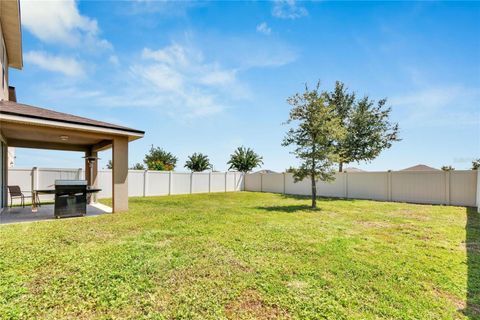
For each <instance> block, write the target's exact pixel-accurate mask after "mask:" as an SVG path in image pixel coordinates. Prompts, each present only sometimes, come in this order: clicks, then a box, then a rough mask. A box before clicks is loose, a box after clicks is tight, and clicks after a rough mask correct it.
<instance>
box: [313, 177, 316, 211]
mask: <svg viewBox="0 0 480 320" xmlns="http://www.w3.org/2000/svg"><path fill="white" fill-rule="evenodd" d="M316 208H317V182H316V181H315V175H314V174H312V209H316Z"/></svg>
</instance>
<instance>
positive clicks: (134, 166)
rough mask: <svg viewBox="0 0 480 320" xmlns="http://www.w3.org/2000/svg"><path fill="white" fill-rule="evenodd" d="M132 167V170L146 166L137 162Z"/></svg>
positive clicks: (142, 168) (143, 168)
mask: <svg viewBox="0 0 480 320" xmlns="http://www.w3.org/2000/svg"><path fill="white" fill-rule="evenodd" d="M130 169H132V170H145V166H144V165H143V164H141V163H138V162H137V163H135V164H134V165H133V166H132V167H131V168H130Z"/></svg>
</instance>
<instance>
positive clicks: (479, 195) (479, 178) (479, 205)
mask: <svg viewBox="0 0 480 320" xmlns="http://www.w3.org/2000/svg"><path fill="white" fill-rule="evenodd" d="M477 212H478V213H480V169H477Z"/></svg>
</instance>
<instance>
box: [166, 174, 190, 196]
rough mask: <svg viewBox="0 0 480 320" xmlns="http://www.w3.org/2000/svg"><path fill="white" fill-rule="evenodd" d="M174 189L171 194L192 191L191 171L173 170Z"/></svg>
mask: <svg viewBox="0 0 480 320" xmlns="http://www.w3.org/2000/svg"><path fill="white" fill-rule="evenodd" d="M171 187H172V190H171V191H170V194H187V193H190V173H185V172H172V185H171Z"/></svg>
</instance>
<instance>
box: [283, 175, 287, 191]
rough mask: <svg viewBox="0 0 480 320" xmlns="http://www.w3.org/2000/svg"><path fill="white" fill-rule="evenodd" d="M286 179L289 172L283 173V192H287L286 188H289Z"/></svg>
mask: <svg viewBox="0 0 480 320" xmlns="http://www.w3.org/2000/svg"><path fill="white" fill-rule="evenodd" d="M286 180H287V174H286V173H285V172H284V173H283V194H285V193H286V189H287V182H286Z"/></svg>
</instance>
